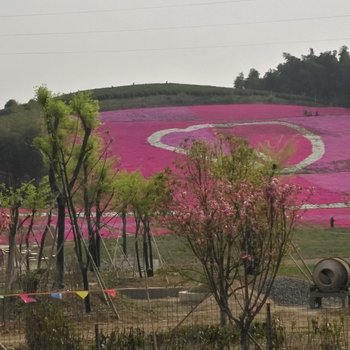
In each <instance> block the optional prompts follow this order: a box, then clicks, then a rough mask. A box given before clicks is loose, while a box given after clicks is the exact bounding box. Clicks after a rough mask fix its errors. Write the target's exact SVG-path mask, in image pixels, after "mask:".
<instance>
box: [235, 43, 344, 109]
mask: <svg viewBox="0 0 350 350" xmlns="http://www.w3.org/2000/svg"><path fill="white" fill-rule="evenodd" d="M283 58H284V62H283V63H280V64H279V65H278V66H277V67H276V68H275V69H270V70H269V71H267V72H266V73H265V74H264V75H263V76H262V77H261V76H260V73H259V72H258V71H257V70H256V69H254V68H251V69H250V71H249V74H248V76H247V77H246V78H245V77H244V74H243V73H240V74H239V75H238V76H237V77H236V79H235V82H234V86H235V88H236V89H241V90H242V89H255V90H263V91H273V92H275V93H290V94H296V95H301V96H308V97H311V98H313V99H314V101H315V103H323V104H331V105H335V106H344V107H348V106H350V54H349V49H348V48H347V47H346V46H342V47H341V48H340V49H339V51H337V50H333V51H325V52H321V53H320V54H319V55H316V54H315V52H314V50H313V49H310V51H309V53H308V54H307V55H302V56H301V57H300V58H299V57H296V56H293V55H291V54H289V53H284V54H283Z"/></svg>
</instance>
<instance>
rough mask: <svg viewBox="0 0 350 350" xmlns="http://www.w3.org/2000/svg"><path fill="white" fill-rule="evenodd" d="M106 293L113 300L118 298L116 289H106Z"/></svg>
mask: <svg viewBox="0 0 350 350" xmlns="http://www.w3.org/2000/svg"><path fill="white" fill-rule="evenodd" d="M105 293H106V294H108V295H109V296H110V297H112V298H115V297H116V296H117V292H116V290H115V289H105Z"/></svg>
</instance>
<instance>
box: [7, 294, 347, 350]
mask: <svg viewBox="0 0 350 350" xmlns="http://www.w3.org/2000/svg"><path fill="white" fill-rule="evenodd" d="M151 292H152V293H153V294H154V295H152V293H151V297H156V298H155V299H147V298H146V299H140V297H142V296H135V295H134V296H133V295H131V297H127V296H125V295H124V293H126V291H122V292H120V293H118V295H117V297H116V298H115V299H114V304H115V307H116V309H117V312H118V316H119V319H118V318H117V316H116V314H114V313H113V312H112V311H111V309H110V308H109V307H108V306H107V305H106V304H105V303H104V300H103V295H102V293H99V292H96V293H91V303H92V308H93V311H92V312H91V313H89V314H86V313H85V312H84V301H83V300H82V299H80V298H79V297H78V296H77V295H75V294H74V293H71V294H67V295H65V296H64V298H63V299H62V300H55V299H52V298H50V297H49V296H47V295H42V296H40V295H39V296H36V300H37V302H36V303H28V304H25V303H23V301H22V300H21V299H20V298H18V297H16V296H13V297H6V298H2V299H0V349H1V346H3V347H4V348H5V349H27V347H26V346H27V345H28V336H29V337H30V335H31V334H35V332H36V331H37V328H38V327H40V325H39V323H40V319H39V321H38V320H35V319H33V320H32V321H30V322H28V319H27V321H26V313H27V312H28V311H31V310H33V309H35V308H37V307H38V305H42V306H44V308H49V306H52V305H55V306H56V307H58V308H59V309H61V310H63V311H64V314H65V317H66V319H67V323H66V324H65V327H66V328H69V331H70V332H71V333H74V334H76V335H77V336H78V337H79V339H80V340H82V347H81V348H82V349H94V350H95V349H107V348H108V349H129V348H134V349H138V348H144V349H148V348H150V349H151V348H155V346H154V342H158V343H159V344H158V345H157V349H163V348H164V349H177V348H182V349H186V346H185V345H181V347H180V345H179V343H176V342H174V341H173V343H169V339H170V338H171V337H170V336H169V334H170V335H171V334H173V335H174V334H175V333H176V334H179V331H180V330H181V329H186V332H185V333H183V334H182V336H183V337H190V338H191V339H192V340H191V341H192V343H191V342H189V341H188V340H187V346H188V347H187V348H188V349H195V348H198V349H205V348H208V349H214V348H216V347H215V346H214V345H213V344H211V345H208V344H209V343H208V342H209V340H208V339H207V338H208V337H209V336H210V334H209V333H210V332H209V329H210V330H211V332H214V330H216V332H217V329H219V328H217V329H216V328H215V327H216V326H218V325H219V324H220V312H219V309H218V307H217V305H216V303H215V300H214V298H213V297H212V296H210V295H205V294H198V295H188V294H186V293H179V292H178V290H176V291H175V292H174V290H169V293H168V296H167V297H165V296H166V294H167V293H165V291H164V290H163V291H162V293H160V294H159V293H158V295H157V293H156V292H155V291H151ZM161 294H163V295H161ZM160 296H162V298H160ZM134 297H137V298H138V299H133V298H134ZM196 297H198V298H197V299H196ZM296 304H298V303H296ZM234 306H235V305H234V304H233V308H234ZM268 306H269V308H268V307H265V308H263V309H262V311H261V312H260V313H259V314H258V316H257V317H256V320H255V322H254V325H253V327H252V330H251V334H252V338H253V339H255V340H254V342H255V345H254V346H255V349H259V348H261V349H265V348H270V349H272V348H274V349H275V348H276V349H277V348H279V349H308V350H312V349H318V350H319V349H327V350H333V349H349V321H350V313H349V309H348V308H347V307H346V308H343V307H342V304H341V302H340V300H336V299H330V300H325V302H324V305H323V307H322V308H317V309H311V308H310V307H309V306H308V305H307V304H305V301H301V302H300V303H299V305H294V306H282V305H277V304H276V303H274V302H273V301H272V300H270V301H269V304H268ZM269 311H270V313H269ZM237 312H239V311H238V308H237ZM45 317H46V316H45ZM269 320H271V322H270V321H269ZM206 327H207V328H206ZM208 327H211V328H208ZM191 329H192V331H191ZM200 330H202V333H200ZM203 330H204V331H203ZM191 332H192V333H191ZM111 334H113V336H114V337H115V338H118V337H119V338H120V337H122V336H124V338H128V339H129V340H130V339H131V338H132V339H133V342H134V343H133V344H134V347H127V346H126V345H125V344H124V345H123V346H124V347H122V345H120V347H117V345H115V347H113V346H111V345H110V347H106V345H104V344H105V342H106V339H107V338H108V339H109V341H111ZM194 334H197V336H198V334H201V335H200V336H198V337H199V338H196V339H194ZM174 336H175V335H174ZM197 336H196V337H197ZM211 336H212V337H213V334H212V335H211ZM216 337H217V334H216ZM271 337H272V338H273V339H271ZM141 338H142V339H143V340H142V339H141ZM146 338H147V339H146ZM165 338H166V339H168V340H167V342H166V344H167V345H164V344H165V343H164V341H165V340H164V339H165ZM214 338H215V337H214ZM135 339H138V340H137V341H138V343H137V342H136V343H135V341H136V340H135ZM217 339H218V338H217ZM227 339H229V340H228V343H230V349H235V348H236V347H237V348H238V341H237V337H235V336H234V335H231V336H230V337H229V338H227ZM176 341H177V342H179V340H176ZM210 341H213V339H211V340H210ZM201 342H206V344H207V345H203V343H201ZM269 342H270V343H269ZM151 343H152V344H153V345H152V344H151ZM163 343H164V344H163ZM115 344H117V343H115ZM135 344H136V345H135ZM137 344H138V345H137ZM162 344H163V345H162ZM169 344H170V345H169ZM171 344H173V345H171ZM174 344H175V345H174ZM176 344H177V345H176ZM269 344H270V345H269ZM118 346H119V345H118ZM206 346H207V347H206ZM227 346H229V345H227ZM217 348H220V347H217ZM222 348H224V347H222ZM37 349H38V350H39V348H37ZM40 349H48V350H55V349H54V348H52V347H50V345H48V346H47V347H42V348H40ZM60 349H61V348H60ZM71 349H73V348H71ZM67 350H68V348H67Z"/></svg>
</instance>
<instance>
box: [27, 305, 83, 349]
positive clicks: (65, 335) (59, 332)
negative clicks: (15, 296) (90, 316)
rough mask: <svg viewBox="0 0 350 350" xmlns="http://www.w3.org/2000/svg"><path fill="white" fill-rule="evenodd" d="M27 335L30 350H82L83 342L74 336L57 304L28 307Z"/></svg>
mask: <svg viewBox="0 0 350 350" xmlns="http://www.w3.org/2000/svg"><path fill="white" fill-rule="evenodd" d="M25 325H26V329H25V335H26V343H27V347H28V349H29V350H53V349H55V350H80V349H81V348H82V347H81V341H80V340H79V338H78V337H77V336H76V335H75V334H74V332H73V331H72V328H71V327H70V324H69V322H68V320H67V318H66V317H65V315H64V314H63V311H62V310H61V309H60V308H59V307H58V306H57V305H55V304H47V303H45V304H37V305H33V304H31V305H28V309H27V310H26V315H25Z"/></svg>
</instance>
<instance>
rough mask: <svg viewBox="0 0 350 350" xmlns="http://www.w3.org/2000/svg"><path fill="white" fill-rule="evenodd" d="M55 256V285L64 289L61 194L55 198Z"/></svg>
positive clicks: (63, 203)
mask: <svg viewBox="0 0 350 350" xmlns="http://www.w3.org/2000/svg"><path fill="white" fill-rule="evenodd" d="M57 208H58V214H57V254H56V268H57V281H56V282H57V284H58V288H63V287H64V283H63V281H64V231H65V216H66V202H65V198H64V196H63V195H62V194H59V195H58V197H57Z"/></svg>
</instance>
